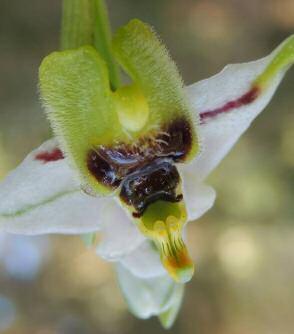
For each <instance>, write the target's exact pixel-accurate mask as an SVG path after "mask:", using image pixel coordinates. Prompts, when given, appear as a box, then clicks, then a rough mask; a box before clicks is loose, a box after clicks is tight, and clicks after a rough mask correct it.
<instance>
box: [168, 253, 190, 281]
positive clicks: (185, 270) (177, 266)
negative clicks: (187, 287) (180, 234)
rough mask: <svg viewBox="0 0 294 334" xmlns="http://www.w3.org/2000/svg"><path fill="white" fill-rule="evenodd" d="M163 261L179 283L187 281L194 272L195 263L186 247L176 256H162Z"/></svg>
mask: <svg viewBox="0 0 294 334" xmlns="http://www.w3.org/2000/svg"><path fill="white" fill-rule="evenodd" d="M162 263H163V265H164V267H165V268H166V270H167V271H168V273H169V274H170V276H171V277H172V278H173V279H174V280H175V281H176V282H178V283H187V282H189V281H190V280H191V278H192V277H193V274H194V270H195V269H194V263H193V262H192V260H191V258H190V257H189V255H188V252H187V249H186V247H185V248H183V249H182V250H181V251H180V252H179V253H177V254H175V256H168V257H164V258H162Z"/></svg>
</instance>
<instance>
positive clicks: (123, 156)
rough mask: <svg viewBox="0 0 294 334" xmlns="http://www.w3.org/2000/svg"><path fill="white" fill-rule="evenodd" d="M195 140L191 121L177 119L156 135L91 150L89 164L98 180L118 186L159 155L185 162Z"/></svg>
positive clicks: (105, 184) (109, 185) (104, 183)
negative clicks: (133, 141)
mask: <svg viewBox="0 0 294 334" xmlns="http://www.w3.org/2000/svg"><path fill="white" fill-rule="evenodd" d="M192 143H193V138H192V128H191V125H190V123H189V122H188V121H186V120H185V119H177V120H174V121H172V122H171V123H170V124H169V125H168V126H164V127H163V128H162V129H161V130H160V131H158V132H157V134H152V135H150V136H148V137H143V138H141V139H139V140H138V141H136V142H135V143H131V144H125V143H120V144H116V145H114V146H111V147H106V146H102V145H101V146H98V147H97V148H95V149H91V150H89V152H88V156H87V167H88V170H89V171H90V173H91V174H92V175H93V176H94V177H95V178H96V180H97V181H98V182H99V183H102V184H103V185H104V186H106V187H109V188H111V189H115V188H117V187H118V186H119V185H120V183H121V182H122V180H123V179H124V178H125V177H126V176H128V175H130V174H131V173H133V172H135V171H136V170H138V169H140V168H142V167H144V166H146V165H148V164H151V163H152V162H153V161H155V160H156V159H158V158H162V159H163V158H169V159H170V160H171V161H173V162H180V161H184V160H185V158H186V156H187V154H188V153H189V151H190V150H191V147H192Z"/></svg>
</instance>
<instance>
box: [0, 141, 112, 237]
mask: <svg viewBox="0 0 294 334" xmlns="http://www.w3.org/2000/svg"><path fill="white" fill-rule="evenodd" d="M56 148H57V144H56V142H55V141H54V140H50V141H47V142H46V143H44V144H43V145H42V146H41V147H39V148H38V149H37V150H35V151H33V152H31V153H30V154H29V155H28V156H27V157H26V159H25V160H24V161H23V162H22V163H21V164H20V165H19V166H18V167H17V168H16V169H15V170H14V171H12V172H11V173H10V174H9V175H8V176H7V177H6V178H5V179H4V180H3V181H2V182H1V183H0V231H4V232H11V233H21V234H28V235H34V234H43V233H77V234H79V233H85V232H90V231H94V230H97V229H99V224H100V222H101V221H102V219H103V210H104V206H105V205H106V204H107V203H108V202H109V201H111V199H100V198H92V197H90V196H88V195H85V194H84V193H83V192H81V191H80V188H79V184H78V183H77V182H76V181H75V180H74V178H73V173H72V171H71V169H70V168H69V167H68V166H67V163H66V161H65V159H59V160H56V161H47V162H45V161H44V159H43V160H42V159H37V158H36V157H40V155H41V156H42V155H43V156H44V154H45V155H46V154H47V153H48V154H49V155H50V154H51V153H52V152H54V150H55V149H56Z"/></svg>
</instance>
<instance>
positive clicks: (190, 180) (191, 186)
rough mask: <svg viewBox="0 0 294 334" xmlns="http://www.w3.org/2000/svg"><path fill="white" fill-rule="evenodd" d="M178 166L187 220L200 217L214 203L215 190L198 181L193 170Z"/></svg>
mask: <svg viewBox="0 0 294 334" xmlns="http://www.w3.org/2000/svg"><path fill="white" fill-rule="evenodd" d="M182 167H183V166H182V165H180V166H179V170H180V172H181V176H182V181H183V195H184V201H185V204H186V209H187V213H188V221H192V220H195V219H198V218H200V217H201V216H202V215H204V213H205V212H206V211H208V210H209V209H210V208H211V207H212V206H213V204H214V201H215V197H216V193H215V190H214V189H213V188H212V187H210V186H207V185H206V184H204V183H203V182H199V181H198V179H197V177H195V173H194V171H191V170H189V169H184V168H182Z"/></svg>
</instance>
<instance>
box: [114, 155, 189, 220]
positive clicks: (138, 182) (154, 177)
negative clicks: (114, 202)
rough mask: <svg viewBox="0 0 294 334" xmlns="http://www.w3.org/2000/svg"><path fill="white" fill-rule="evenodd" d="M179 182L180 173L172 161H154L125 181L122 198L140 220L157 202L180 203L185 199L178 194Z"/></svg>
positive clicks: (121, 193)
mask: <svg viewBox="0 0 294 334" xmlns="http://www.w3.org/2000/svg"><path fill="white" fill-rule="evenodd" d="M179 181H180V176H179V173H178V171H177V169H176V167H175V166H174V165H173V164H172V163H171V162H170V161H163V160H158V161H154V162H153V163H151V164H149V165H147V166H145V167H143V168H141V169H139V170H138V171H136V172H135V173H132V174H131V175H129V176H128V177H127V178H126V179H125V180H124V181H123V184H122V188H121V192H120V198H121V199H122V200H123V201H124V202H125V203H126V204H128V205H131V206H133V208H134V209H135V210H136V212H134V213H133V216H134V217H136V218H138V217H140V216H141V215H142V214H143V212H144V211H145V209H146V208H147V207H148V205H150V204H151V203H154V202H156V201H157V200H163V201H168V202H179V201H180V200H181V199H182V197H183V196H182V195H177V194H176V188H177V186H178V183H179Z"/></svg>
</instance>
